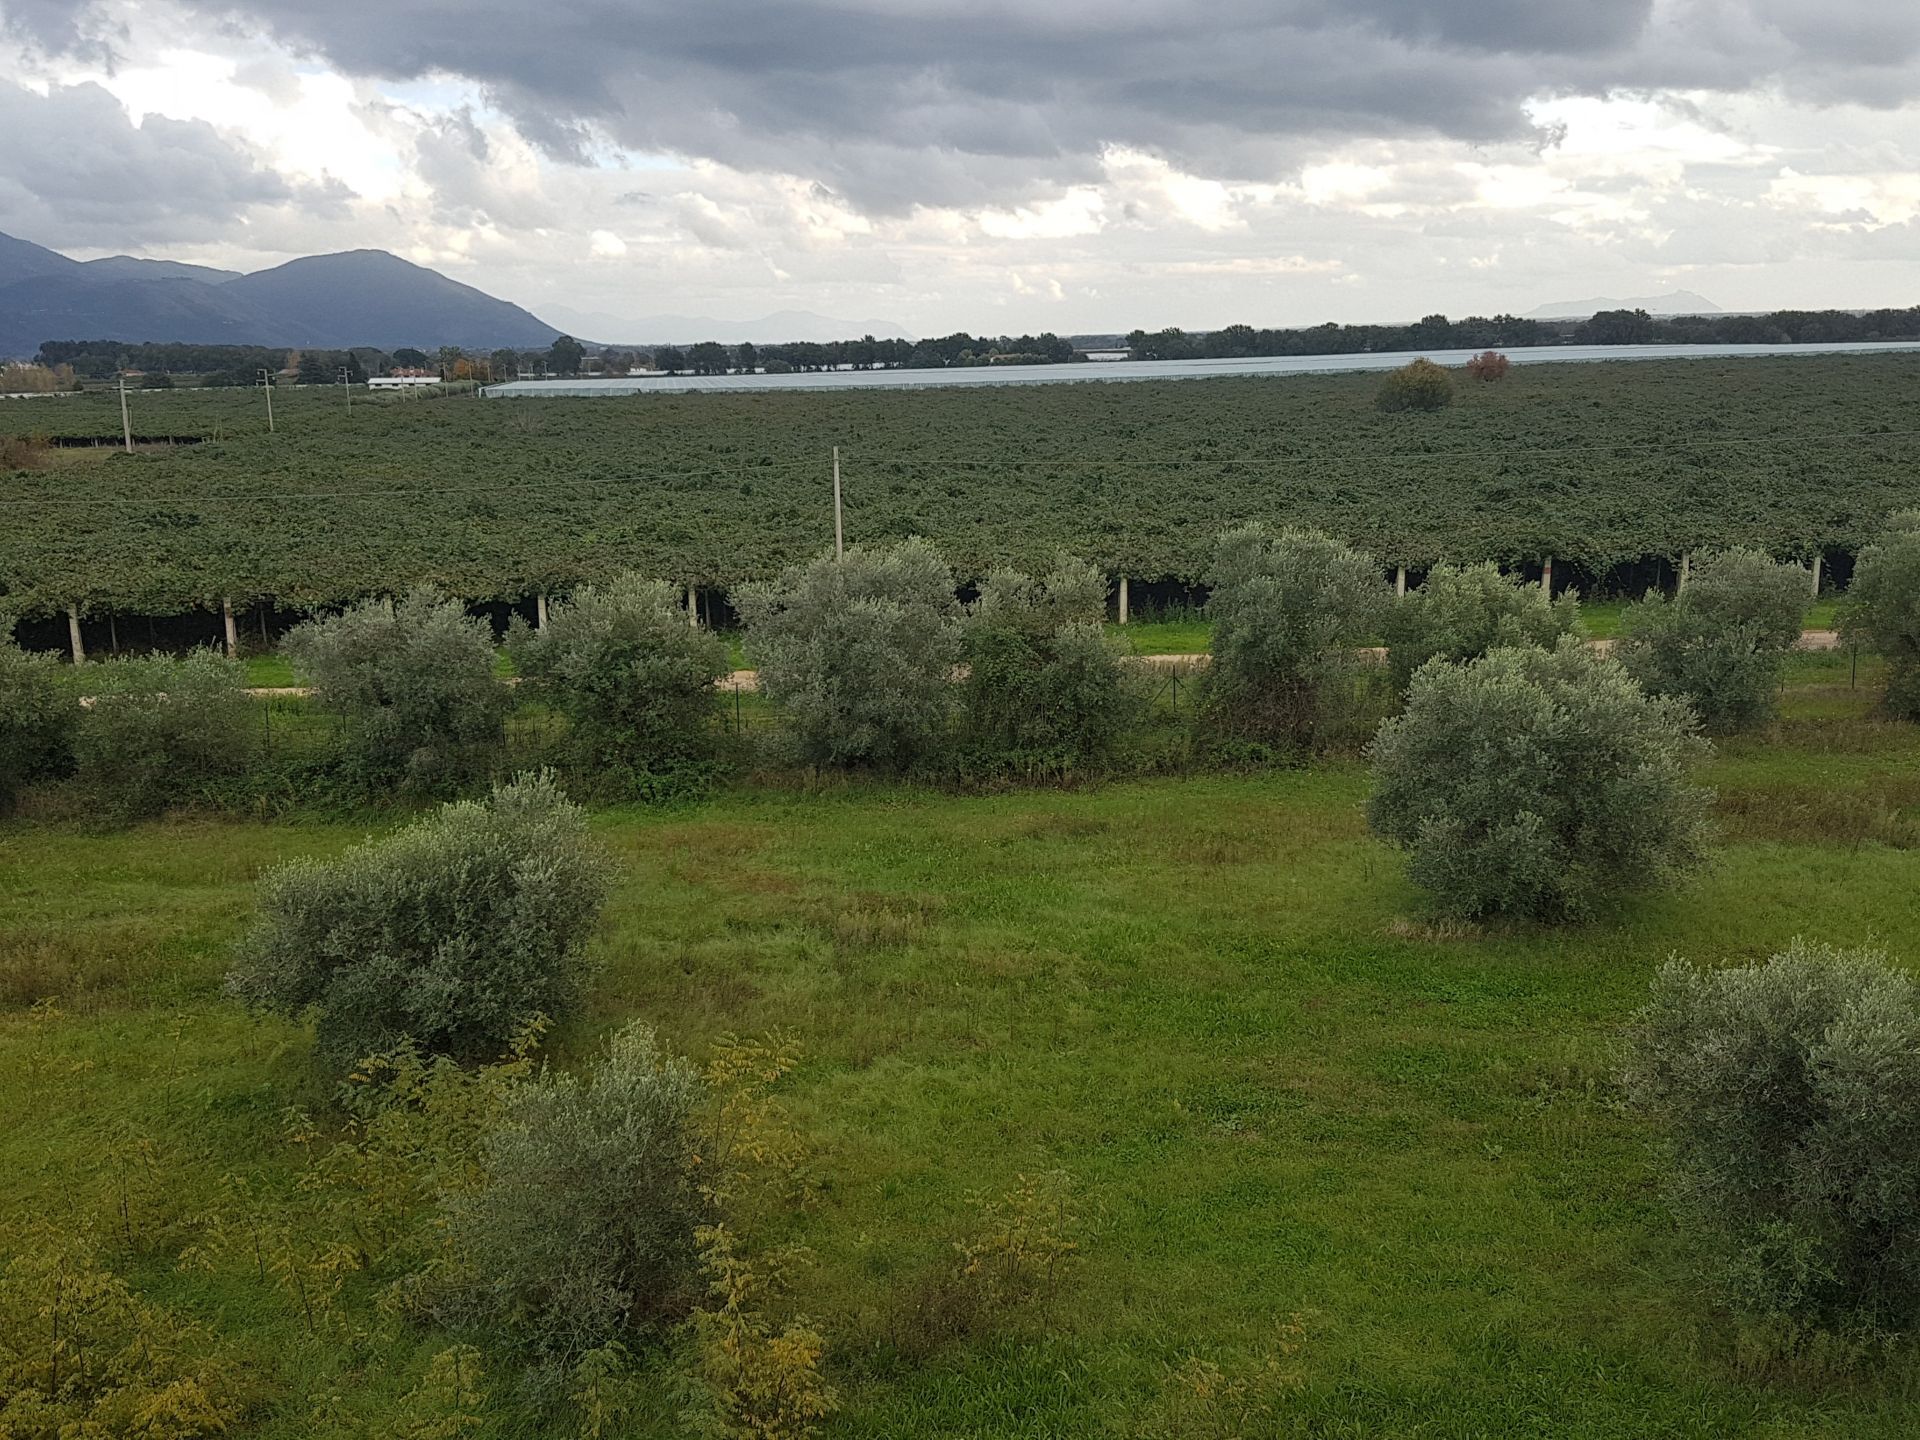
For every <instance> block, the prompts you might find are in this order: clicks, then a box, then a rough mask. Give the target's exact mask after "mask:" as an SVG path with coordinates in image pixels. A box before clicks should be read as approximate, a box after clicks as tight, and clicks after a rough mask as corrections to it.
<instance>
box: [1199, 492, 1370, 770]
mask: <svg viewBox="0 0 1920 1440" xmlns="http://www.w3.org/2000/svg"><path fill="white" fill-rule="evenodd" d="M1208 578H1209V581H1210V583H1211V584H1212V586H1213V595H1212V598H1211V599H1210V600H1209V601H1208V602H1207V610H1208V613H1209V614H1210V615H1211V616H1212V617H1213V640H1212V653H1213V663H1212V664H1211V666H1210V667H1209V668H1208V671H1207V678H1206V691H1205V705H1206V715H1207V722H1208V725H1209V727H1210V728H1211V729H1213V730H1214V731H1215V732H1216V733H1218V734H1222V735H1227V736H1233V737H1237V738H1240V739H1244V740H1253V741H1257V742H1260V743H1263V744H1270V745H1277V746H1281V747H1283V748H1287V749H1291V750H1296V751H1297V750H1304V749H1307V748H1309V747H1312V746H1314V745H1316V744H1319V743H1323V742H1326V741H1329V740H1332V739H1335V738H1338V736H1339V735H1340V734H1341V733H1342V731H1343V722H1345V721H1347V720H1349V719H1351V717H1352V714H1353V712H1354V710H1355V703H1354V702H1355V681H1356V678H1357V677H1358V675H1359V673H1360V666H1361V665H1362V663H1363V661H1362V657H1361V656H1360V654H1359V653H1358V649H1357V647H1359V646H1361V645H1363V644H1365V643H1366V642H1367V641H1368V640H1369V639H1370V638H1371V637H1372V635H1373V632H1374V627H1375V626H1376V624H1377V623H1378V620H1379V616H1380V612H1381V608H1382V606H1383V605H1384V604H1385V603H1386V600H1387V590H1386V586H1385V584H1384V583H1383V582H1382V580H1381V578H1380V572H1379V568H1378V567H1377V566H1376V565H1375V564H1374V562H1373V559H1372V557H1370V556H1368V555H1365V554H1362V553H1361V552H1359V551H1357V550H1353V549H1350V548H1349V547H1348V546H1346V545H1344V544H1342V543H1341V542H1340V541H1338V540H1335V539H1333V538H1332V537H1331V536H1328V535H1323V534H1321V533H1320V532H1319V531H1317V530H1282V531H1280V532H1279V533H1278V534H1271V533H1269V532H1268V531H1267V530H1266V528H1265V527H1264V526H1261V525H1245V526H1242V527H1240V528H1239V529H1237V530H1229V531H1227V532H1226V533H1225V534H1224V535H1222V536H1221V537H1220V539H1219V542H1218V543H1217V545H1216V546H1215V548H1214V555H1213V567H1212V571H1211V573H1210V575H1209V577H1208Z"/></svg>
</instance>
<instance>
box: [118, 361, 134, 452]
mask: <svg viewBox="0 0 1920 1440" xmlns="http://www.w3.org/2000/svg"><path fill="white" fill-rule="evenodd" d="M120 434H121V437H122V438H123V439H124V440H125V441H126V442H127V453H128V454H129V455H131V454H132V453H133V421H132V420H131V419H129V418H128V416H127V377H126V375H125V374H122V375H121V376H120Z"/></svg>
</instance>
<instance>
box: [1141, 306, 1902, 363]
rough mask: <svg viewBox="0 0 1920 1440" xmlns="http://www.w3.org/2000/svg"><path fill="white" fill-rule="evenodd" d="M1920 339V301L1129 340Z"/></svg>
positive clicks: (1263, 347)
mask: <svg viewBox="0 0 1920 1440" xmlns="http://www.w3.org/2000/svg"><path fill="white" fill-rule="evenodd" d="M1913 339H1920V306H1916V307H1914V308H1912V309H1907V310H1866V311H1861V312H1858V313H1856V312H1854V311H1851V310H1775V311H1773V312H1771V313H1769V314H1765V315H1649V314H1648V313H1647V312H1646V311H1645V310H1602V311H1600V312H1599V313H1598V314H1596V315H1594V316H1592V317H1591V318H1590V319H1586V320H1574V319H1569V320H1529V319H1525V318H1523V317H1521V316H1518V315H1495V316H1492V317H1488V316H1484V315H1469V316H1467V317H1466V318H1465V319H1464V320H1449V319H1448V318H1447V317H1446V316H1445V315H1428V316H1427V317H1425V318H1424V319H1421V320H1416V321H1414V322H1413V323H1412V324H1411V325H1334V324H1326V325H1312V326H1308V327H1307V328H1305V329H1299V330H1263V329H1256V328H1255V327H1254V326H1252V325H1229V326H1227V327H1226V328H1225V329H1224V330H1209V331H1204V332H1194V331H1186V330H1180V329H1167V330H1156V331H1152V332H1148V331H1145V330H1135V331H1133V332H1132V333H1131V334H1130V335H1128V336H1127V342H1126V343H1127V349H1128V350H1129V351H1131V352H1132V354H1133V358H1134V359H1136V360H1231V359H1241V358H1251V357H1253V356H1262V355H1354V354H1360V353H1364V352H1368V351H1398V350H1482V349H1488V348H1493V347H1500V348H1509V349H1510V348H1515V347H1524V346H1529V345H1660V344H1682V343H1686V344H1696V345H1808V344H1832V343H1835V342H1843V341H1859V340H1913Z"/></svg>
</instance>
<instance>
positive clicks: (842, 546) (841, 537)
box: [833, 445, 847, 560]
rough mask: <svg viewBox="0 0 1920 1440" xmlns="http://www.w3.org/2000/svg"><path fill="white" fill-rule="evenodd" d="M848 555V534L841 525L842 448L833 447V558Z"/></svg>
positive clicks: (838, 558) (839, 558) (841, 557)
mask: <svg viewBox="0 0 1920 1440" xmlns="http://www.w3.org/2000/svg"><path fill="white" fill-rule="evenodd" d="M846 554H847V540H846V532H845V530H844V528H843V527H842V525H841V523H840V447H839V446H838V445H836V446H834V447H833V558H834V559H836V560H843V559H845V558H846Z"/></svg>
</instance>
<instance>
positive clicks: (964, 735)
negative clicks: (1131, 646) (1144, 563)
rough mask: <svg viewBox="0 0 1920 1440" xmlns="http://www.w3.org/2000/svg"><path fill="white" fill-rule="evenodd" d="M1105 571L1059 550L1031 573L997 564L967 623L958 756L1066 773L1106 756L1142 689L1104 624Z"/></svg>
mask: <svg viewBox="0 0 1920 1440" xmlns="http://www.w3.org/2000/svg"><path fill="white" fill-rule="evenodd" d="M1106 602H1107V583H1106V578H1105V577H1104V576H1103V575H1101V573H1100V572H1099V571H1098V570H1096V569H1094V568H1093V567H1092V566H1091V565H1088V564H1086V563H1085V562H1084V561H1080V560H1075V559H1072V558H1070V557H1066V556H1062V557H1061V558H1060V559H1059V560H1058V561H1057V562H1056V563H1055V566H1054V568H1053V570H1052V571H1051V572H1050V573H1049V574H1047V575H1045V576H1043V577H1040V578H1038V579H1036V578H1034V577H1032V576H1029V575H1025V574H1022V573H1020V572H1019V571H1015V570H997V571H995V572H994V573H993V574H991V575H989V576H988V577H987V579H986V580H985V581H984V582H983V583H982V584H981V586H980V594H979V598H978V599H977V600H975V601H974V603H973V604H972V605H971V606H970V607H969V609H968V614H967V620H966V629H965V637H964V639H965V652H964V653H965V657H966V666H967V677H966V680H965V682H964V683H963V684H962V686H961V689H960V746H959V750H960V757H961V761H962V763H963V764H964V765H965V766H966V767H967V768H969V769H970V770H974V771H984V772H1002V771H1019V772H1022V773H1026V774H1029V775H1031V774H1035V773H1043V774H1051V775H1070V774H1074V773H1078V772H1083V771H1086V770H1090V769H1096V768H1098V767H1100V766H1102V765H1104V764H1106V763H1107V762H1108V761H1109V760H1110V759H1111V758H1112V756H1113V753H1114V750H1115V748H1116V747H1117V745H1118V744H1119V742H1120V741H1121V739H1122V737H1123V736H1124V735H1125V734H1126V732H1127V730H1128V729H1129V727H1131V726H1132V725H1133V724H1134V723H1135V721H1136V720H1137V719H1138V717H1139V715H1140V713H1141V711H1142V709H1143V707H1144V697H1143V695H1142V693H1141V687H1140V685H1139V684H1138V683H1137V680H1136V678H1135V676H1134V674H1133V672H1131V671H1130V670H1129V669H1128V666H1127V661H1126V655H1127V652H1126V649H1125V647H1123V646H1122V645H1121V644H1120V643H1119V642H1118V641H1116V640H1113V639H1112V638H1111V637H1109V636H1108V635H1107V633H1106V626H1105V623H1104V622H1105V617H1106Z"/></svg>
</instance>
